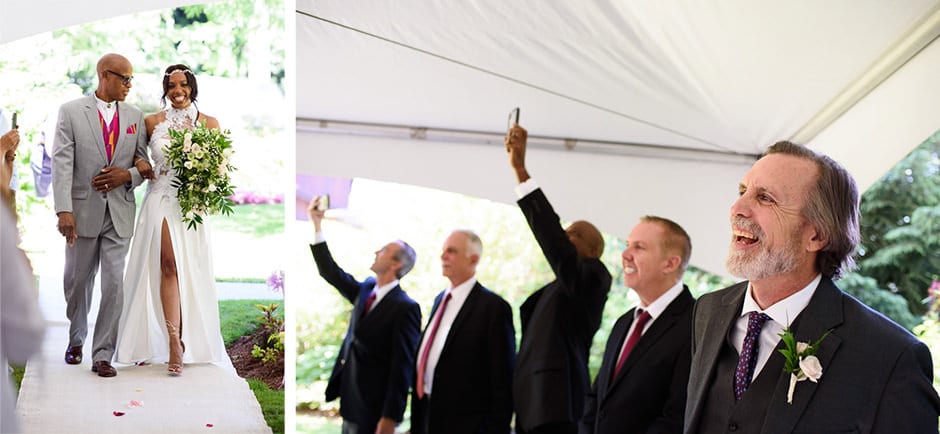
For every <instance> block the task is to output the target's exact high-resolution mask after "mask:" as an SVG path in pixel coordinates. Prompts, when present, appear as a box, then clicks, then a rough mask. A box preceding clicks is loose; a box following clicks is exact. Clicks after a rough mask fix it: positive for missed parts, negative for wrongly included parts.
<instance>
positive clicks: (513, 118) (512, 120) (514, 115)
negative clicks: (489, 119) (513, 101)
mask: <svg viewBox="0 0 940 434" xmlns="http://www.w3.org/2000/svg"><path fill="white" fill-rule="evenodd" d="M518 123H519V107H516V108H514V109H512V111H511V112H509V119H508V120H507V121H506V131H509V130H511V129H512V126H513V125H516V124H518Z"/></svg>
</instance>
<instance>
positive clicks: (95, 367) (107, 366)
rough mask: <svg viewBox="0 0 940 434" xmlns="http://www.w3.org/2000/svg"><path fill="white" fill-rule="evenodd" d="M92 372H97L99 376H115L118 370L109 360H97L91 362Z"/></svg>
mask: <svg viewBox="0 0 940 434" xmlns="http://www.w3.org/2000/svg"><path fill="white" fill-rule="evenodd" d="M91 372H97V373H98V376H99V377H113V376H115V375H117V370H115V369H114V366H111V363H110V362H108V361H107V360H95V362H94V363H92V364H91Z"/></svg>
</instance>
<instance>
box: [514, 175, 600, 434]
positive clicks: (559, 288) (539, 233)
mask: <svg viewBox="0 0 940 434" xmlns="http://www.w3.org/2000/svg"><path fill="white" fill-rule="evenodd" d="M519 207H520V208H521V209H522V212H523V214H525V217H526V220H527V221H528V223H529V227H530V228H532V233H533V234H534V235H535V239H536V240H537V241H538V243H539V246H540V247H541V248H542V252H543V253H544V254H545V258H546V259H547V260H548V263H549V264H550V265H551V267H552V270H554V272H555V280H553V281H551V282H549V283H548V284H547V285H545V286H543V287H542V288H541V289H539V290H538V291H536V292H534V293H533V294H532V295H531V296H529V298H528V299H526V301H525V302H524V303H523V304H522V306H520V307H519V313H520V316H521V318H522V343H521V344H520V345H519V357H518V359H517V363H516V372H515V377H514V379H513V396H514V398H515V403H516V426H517V427H521V428H523V429H524V430H527V431H531V430H532V429H533V428H536V427H539V426H541V425H545V424H550V423H569V424H577V422H578V420H580V418H581V414H582V413H583V411H584V397H585V395H587V393H588V391H590V388H591V378H590V374H589V373H588V357H589V352H590V349H591V342H592V341H593V339H594V333H595V332H597V328H598V327H600V323H601V316H602V314H603V312H604V304H605V303H606V302H607V293H608V292H609V291H610V282H611V276H610V273H609V272H608V271H607V268H606V267H605V266H604V264H603V263H602V262H601V261H600V260H599V259H594V258H583V257H579V256H578V252H577V250H576V249H575V246H574V244H572V243H571V241H570V240H569V239H568V236H567V234H565V231H564V229H562V227H561V224H560V222H559V218H558V214H556V213H555V210H554V209H553V208H552V206H551V204H550V203H549V202H548V199H547V198H546V197H545V195H544V194H543V193H542V190H541V189H537V190H535V191H533V192H532V193H529V194H527V195H526V196H525V197H523V198H522V199H520V200H519Z"/></svg>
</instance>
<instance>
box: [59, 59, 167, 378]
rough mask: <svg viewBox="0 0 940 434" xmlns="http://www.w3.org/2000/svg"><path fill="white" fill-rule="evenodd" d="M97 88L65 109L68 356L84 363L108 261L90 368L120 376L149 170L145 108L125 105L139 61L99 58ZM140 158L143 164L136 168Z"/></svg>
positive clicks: (62, 171)
mask: <svg viewBox="0 0 940 434" xmlns="http://www.w3.org/2000/svg"><path fill="white" fill-rule="evenodd" d="M97 72H98V88H97V89H96V90H95V94H94V95H89V96H86V97H83V98H79V99H77V100H74V101H71V102H68V103H65V104H63V105H62V107H61V108H59V119H58V124H57V126H56V134H55V145H54V146H55V150H54V151H53V157H52V160H53V172H52V184H53V194H54V196H55V211H56V215H57V216H58V218H59V223H58V227H59V232H60V233H61V234H62V236H64V237H65V240H66V243H67V245H66V248H65V276H64V288H65V300H66V315H67V316H68V318H69V322H70V323H71V325H70V327H69V345H68V348H67V349H66V351H65V362H66V363H68V364H71V365H77V364H80V363H81V362H82V346H83V345H84V343H85V337H86V335H87V334H88V310H89V306H90V305H91V299H92V292H93V290H94V282H95V275H96V274H97V271H98V267H99V265H100V267H101V304H100V306H99V309H98V317H97V320H96V322H95V333H94V339H93V341H92V347H93V348H92V352H91V356H92V365H91V370H92V371H94V372H97V373H98V375H99V376H101V377H113V376H115V375H117V371H115V369H114V367H112V366H111V357H112V355H113V353H114V346H115V341H116V339H117V327H118V320H119V318H120V315H121V307H122V304H123V303H122V300H123V289H122V283H123V279H124V258H125V256H126V255H127V248H128V245H129V244H130V238H131V235H133V232H134V212H135V209H136V206H135V200H134V188H135V187H136V186H138V185H140V183H141V182H142V181H143V178H142V176H141V173H144V174H147V173H149V171H150V165H149V163H148V162H147V154H146V149H147V137H146V136H147V135H146V128H145V127H144V117H143V113H141V111H140V110H138V109H137V108H136V107H133V106H131V105H129V104H121V102H122V101H124V98H125V97H126V96H127V94H128V92H129V91H130V88H131V86H132V84H131V80H132V79H133V76H132V74H133V68H132V67H131V63H130V61H128V60H127V59H126V58H125V57H124V56H121V55H119V54H106V55H105V56H103V57H102V58H101V59H100V60H99V61H98V65H97ZM135 163H136V164H138V166H139V169H138V167H135Z"/></svg>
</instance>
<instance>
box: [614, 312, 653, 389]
mask: <svg viewBox="0 0 940 434" xmlns="http://www.w3.org/2000/svg"><path fill="white" fill-rule="evenodd" d="M650 318H652V317H651V316H650V313H649V312H647V311H645V310H642V309H640V316H639V318H637V319H636V327H633V333H630V337H629V338H627V344H626V345H625V346H624V347H623V352H621V353H620V360H618V361H617V368H616V369H614V376H613V378H617V374H618V373H620V368H621V367H623V361H624V360H627V356H629V355H630V351H633V347H635V346H636V343H637V342H639V341H640V336H643V327H644V326H645V325H646V323H647V321H649V320H650Z"/></svg>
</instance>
